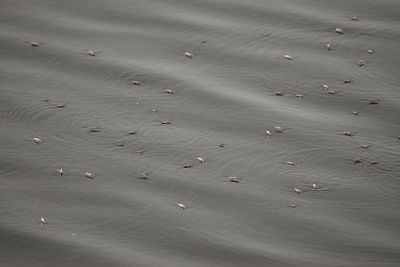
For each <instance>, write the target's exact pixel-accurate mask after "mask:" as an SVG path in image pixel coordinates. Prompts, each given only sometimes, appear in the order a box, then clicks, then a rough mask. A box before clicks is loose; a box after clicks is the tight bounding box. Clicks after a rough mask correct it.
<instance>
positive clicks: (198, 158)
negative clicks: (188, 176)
mask: <svg viewBox="0 0 400 267" xmlns="http://www.w3.org/2000/svg"><path fill="white" fill-rule="evenodd" d="M197 160H198V161H199V162H200V163H201V164H203V163H204V162H206V161H205V159H203V158H201V157H197Z"/></svg>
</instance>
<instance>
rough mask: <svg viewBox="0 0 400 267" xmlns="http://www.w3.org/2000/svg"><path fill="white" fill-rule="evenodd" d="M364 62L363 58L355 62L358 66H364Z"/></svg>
mask: <svg viewBox="0 0 400 267" xmlns="http://www.w3.org/2000/svg"><path fill="white" fill-rule="evenodd" d="M364 64H365V62H364V60H362V59H360V60H359V61H358V62H357V65H358V66H359V67H362V66H364Z"/></svg>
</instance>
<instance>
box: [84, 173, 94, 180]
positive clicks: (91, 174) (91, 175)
mask: <svg viewBox="0 0 400 267" xmlns="http://www.w3.org/2000/svg"><path fill="white" fill-rule="evenodd" d="M85 176H86V177H87V178H89V179H93V178H94V174H93V173H91V172H85Z"/></svg>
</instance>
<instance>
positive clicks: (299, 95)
mask: <svg viewBox="0 0 400 267" xmlns="http://www.w3.org/2000/svg"><path fill="white" fill-rule="evenodd" d="M296 97H299V98H301V97H304V95H302V94H296Z"/></svg>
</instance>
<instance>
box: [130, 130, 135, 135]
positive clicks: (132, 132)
mask: <svg viewBox="0 0 400 267" xmlns="http://www.w3.org/2000/svg"><path fill="white" fill-rule="evenodd" d="M128 134H132V135H133V134H136V131H130V132H128Z"/></svg>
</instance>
